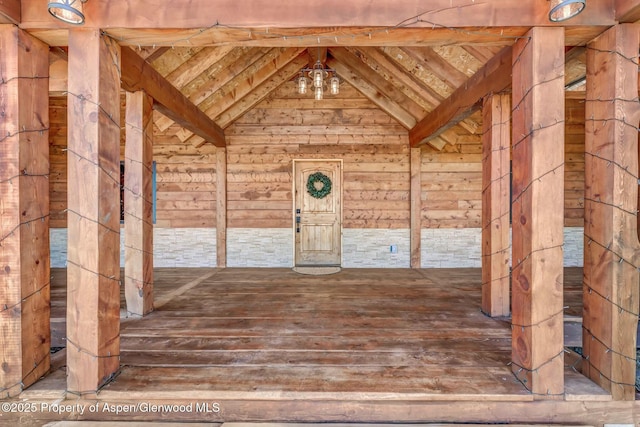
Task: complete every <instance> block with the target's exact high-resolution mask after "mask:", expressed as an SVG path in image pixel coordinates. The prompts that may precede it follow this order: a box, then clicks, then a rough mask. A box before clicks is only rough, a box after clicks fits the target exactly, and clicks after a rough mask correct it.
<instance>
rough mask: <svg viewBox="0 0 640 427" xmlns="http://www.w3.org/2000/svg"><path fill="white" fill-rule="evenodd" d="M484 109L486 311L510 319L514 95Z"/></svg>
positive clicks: (490, 101)
mask: <svg viewBox="0 0 640 427" xmlns="http://www.w3.org/2000/svg"><path fill="white" fill-rule="evenodd" d="M482 108H483V110H482V111H483V119H482V123H483V127H484V129H483V133H482V312H483V313H485V314H487V315H489V316H508V315H509V302H510V301H509V252H510V247H509V212H510V210H511V206H510V205H511V200H510V194H509V191H510V184H511V173H510V154H511V153H510V151H509V150H510V148H511V134H510V133H511V96H510V95H508V94H495V95H494V94H491V95H488V96H487V97H486V98H485V99H484V104H483V107H482Z"/></svg>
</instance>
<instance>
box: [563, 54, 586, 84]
mask: <svg viewBox="0 0 640 427" xmlns="http://www.w3.org/2000/svg"><path fill="white" fill-rule="evenodd" d="M564 61H565V67H564V84H565V86H566V85H570V84H572V83H574V82H576V81H579V80H581V79H583V78H584V77H586V75H587V49H586V48H585V47H583V46H575V47H573V48H571V49H570V50H569V51H568V52H567V53H566V54H565V58H564ZM583 89H584V88H583Z"/></svg>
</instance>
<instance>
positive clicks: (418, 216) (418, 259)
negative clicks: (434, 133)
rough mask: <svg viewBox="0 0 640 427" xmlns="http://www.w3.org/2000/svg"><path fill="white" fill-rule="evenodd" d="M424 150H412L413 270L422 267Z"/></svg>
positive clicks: (418, 148) (417, 148)
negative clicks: (422, 176)
mask: <svg viewBox="0 0 640 427" xmlns="http://www.w3.org/2000/svg"><path fill="white" fill-rule="evenodd" d="M421 169H422V149H421V148H420V147H415V148H412V149H411V268H420V267H421V265H422V246H421V244H422V241H421V239H422V180H421V172H422V170H421Z"/></svg>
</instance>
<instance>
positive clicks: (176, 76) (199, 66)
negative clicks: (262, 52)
mask: <svg viewBox="0 0 640 427" xmlns="http://www.w3.org/2000/svg"><path fill="white" fill-rule="evenodd" d="M231 50H233V47H232V46H221V47H214V48H205V49H202V50H201V51H200V52H198V53H197V54H195V55H194V56H192V57H191V58H189V59H188V60H186V61H185V62H183V63H182V65H180V66H179V67H178V68H176V69H175V70H173V71H172V72H171V73H169V74H168V75H167V76H166V79H167V80H168V81H169V82H170V83H171V84H172V85H173V86H175V87H177V88H178V89H181V88H182V87H183V86H184V85H186V84H187V83H189V82H191V81H192V80H193V79H195V78H196V77H197V76H199V75H200V74H202V73H204V72H206V71H207V70H208V69H209V68H210V67H212V66H213V64H215V63H216V62H218V61H220V60H221V59H222V58H223V57H225V56H226V55H227V54H228V53H229V52H231ZM171 123H173V122H172V121H171V119H169V118H168V117H164V116H163V117H162V118H160V119H159V120H157V121H156V123H155V124H156V126H158V128H159V129H160V130H162V131H165V130H167V128H169V126H171Z"/></svg>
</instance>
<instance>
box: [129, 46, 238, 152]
mask: <svg viewBox="0 0 640 427" xmlns="http://www.w3.org/2000/svg"><path fill="white" fill-rule="evenodd" d="M122 87H123V88H124V89H125V90H128V91H129V92H135V91H137V90H144V91H145V92H146V93H147V94H149V95H150V96H152V97H153V99H154V101H155V103H156V105H155V108H156V109H157V110H159V111H160V112H161V113H162V114H164V115H165V116H167V117H170V118H171V119H172V120H173V121H175V122H176V123H178V124H180V125H182V126H183V127H185V128H187V129H189V130H190V131H191V132H193V133H195V134H197V135H199V136H201V137H203V138H204V139H206V140H207V141H210V142H211V143H213V144H214V145H215V146H217V147H224V146H225V145H226V140H225V136H224V131H223V130H222V129H221V128H220V127H219V126H218V125H216V124H215V123H214V122H213V121H212V120H211V119H209V117H207V115H206V114H204V113H203V112H202V111H201V110H200V109H198V107H196V106H195V105H194V104H193V103H192V102H191V101H189V100H188V99H187V98H186V97H185V96H184V95H183V94H182V93H181V92H180V91H179V90H178V89H176V88H175V87H174V86H172V85H171V83H169V82H168V81H167V80H166V79H165V78H164V77H162V76H161V75H160V73H158V72H157V71H156V70H155V69H154V68H153V67H151V65H150V64H149V63H148V62H146V61H145V60H144V59H142V58H141V57H140V56H139V55H138V54H136V53H135V52H134V51H133V50H131V49H130V48H127V47H123V48H122Z"/></svg>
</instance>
